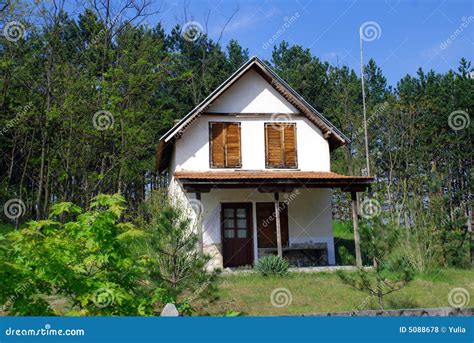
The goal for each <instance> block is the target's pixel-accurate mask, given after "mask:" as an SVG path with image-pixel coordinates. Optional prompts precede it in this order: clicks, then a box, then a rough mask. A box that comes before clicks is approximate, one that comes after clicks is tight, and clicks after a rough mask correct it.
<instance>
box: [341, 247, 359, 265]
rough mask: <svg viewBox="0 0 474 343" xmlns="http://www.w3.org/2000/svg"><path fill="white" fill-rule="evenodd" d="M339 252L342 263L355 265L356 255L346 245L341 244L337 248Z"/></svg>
mask: <svg viewBox="0 0 474 343" xmlns="http://www.w3.org/2000/svg"><path fill="white" fill-rule="evenodd" d="M337 252H338V254H339V260H340V263H341V264H342V265H344V266H353V265H355V257H354V255H352V254H351V253H350V252H349V250H348V249H347V248H346V247H345V246H340V247H339V248H338V250H337Z"/></svg>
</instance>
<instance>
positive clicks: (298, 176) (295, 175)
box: [174, 170, 373, 182]
mask: <svg viewBox="0 0 474 343" xmlns="http://www.w3.org/2000/svg"><path fill="white" fill-rule="evenodd" d="M174 176H175V177H176V178H177V179H193V180H222V179H224V180H238V179H240V180H261V179H294V180H344V181H347V180H357V181H366V182H372V181H373V178H372V177H367V176H352V175H341V174H337V173H333V172H316V171H299V170H248V171H247V170H239V171H234V170H226V171H220V170H219V171H178V172H175V173H174Z"/></svg>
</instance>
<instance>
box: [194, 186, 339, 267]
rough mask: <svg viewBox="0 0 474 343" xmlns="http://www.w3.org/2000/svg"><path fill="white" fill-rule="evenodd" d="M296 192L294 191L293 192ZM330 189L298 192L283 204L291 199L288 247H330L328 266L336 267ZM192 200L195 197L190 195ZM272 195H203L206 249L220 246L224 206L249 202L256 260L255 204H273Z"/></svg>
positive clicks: (235, 191) (221, 192)
mask: <svg viewBox="0 0 474 343" xmlns="http://www.w3.org/2000/svg"><path fill="white" fill-rule="evenodd" d="M293 192H295V191H293ZM330 192H331V191H330V190H329V189H307V188H303V189H298V193H297V195H292V196H290V194H281V196H280V200H281V201H285V199H287V198H286V197H288V196H290V199H292V200H291V201H290V202H289V205H288V233H289V243H290V245H291V244H294V243H310V242H312V243H327V247H328V261H329V264H332V265H333V264H335V254H334V239H333V234H332V211H331V194H330ZM189 197H190V198H193V195H189ZM272 201H273V194H272V193H260V192H258V191H256V190H253V189H232V190H229V189H220V190H212V191H211V192H209V193H203V194H202V195H201V202H202V204H203V218H202V224H203V241H204V246H216V245H217V246H220V244H221V226H220V225H221V223H220V211H221V203H222V202H250V203H252V209H253V214H252V217H253V222H254V225H253V226H254V227H253V233H254V234H253V237H254V246H253V251H254V260H256V259H257V258H258V247H257V239H256V237H257V227H256V218H257V216H256V206H255V203H256V202H272ZM221 261H222V256H219V254H217V253H216V254H215V255H214V264H216V265H219V263H222V262H221Z"/></svg>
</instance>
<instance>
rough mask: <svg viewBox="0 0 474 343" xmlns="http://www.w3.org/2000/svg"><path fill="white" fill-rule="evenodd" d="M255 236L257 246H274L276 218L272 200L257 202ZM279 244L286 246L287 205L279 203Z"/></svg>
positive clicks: (275, 244)
mask: <svg viewBox="0 0 474 343" xmlns="http://www.w3.org/2000/svg"><path fill="white" fill-rule="evenodd" d="M256 205H257V237H258V247H259V248H276V247H277V235H276V218H275V203H274V202H257V204H256ZM280 229H281V245H282V246H283V247H286V246H288V207H287V206H286V204H285V203H283V202H281V203H280Z"/></svg>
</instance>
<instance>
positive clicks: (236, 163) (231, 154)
mask: <svg viewBox="0 0 474 343" xmlns="http://www.w3.org/2000/svg"><path fill="white" fill-rule="evenodd" d="M226 126H227V127H226V140H227V141H226V158H227V160H226V167H240V161H241V158H240V125H239V124H238V123H228V124H227V125H226Z"/></svg>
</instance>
